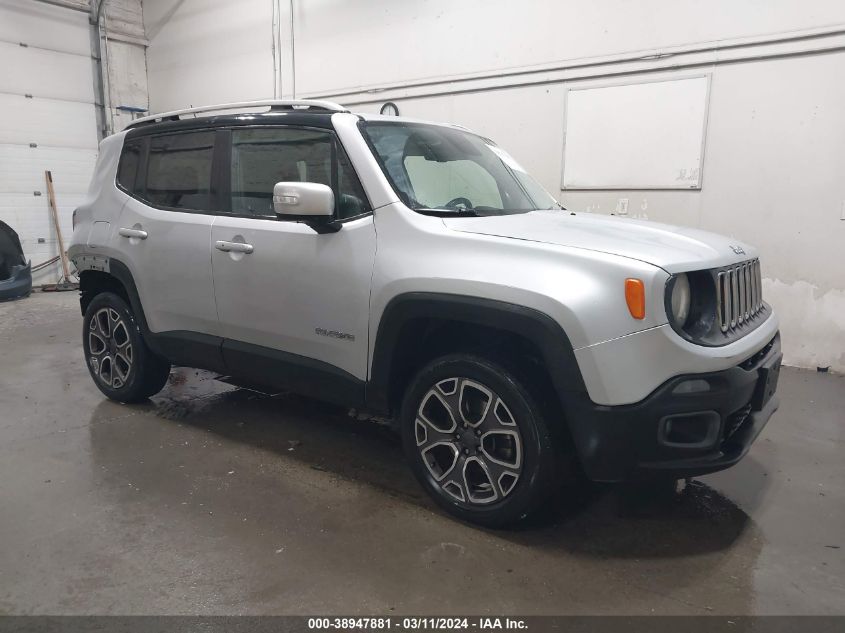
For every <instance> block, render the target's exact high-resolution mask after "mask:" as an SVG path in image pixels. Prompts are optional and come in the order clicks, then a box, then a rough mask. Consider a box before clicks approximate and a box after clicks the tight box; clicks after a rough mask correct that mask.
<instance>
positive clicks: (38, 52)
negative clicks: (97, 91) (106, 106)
mask: <svg viewBox="0 0 845 633" xmlns="http://www.w3.org/2000/svg"><path fill="white" fill-rule="evenodd" d="M0 60H3V63H2V64H0V93H2V92H10V93H13V94H18V95H25V94H31V95H34V96H38V97H45V98H49V99H62V100H69V101H78V102H81V103H91V104H93V98H92V90H93V88H92V86H93V77H92V75H91V68H92V66H91V58H90V56H82V55H68V54H57V53H55V52H53V51H49V50H45V49H40V48H31V47H23V46H18V45H17V44H9V43H5V42H0ZM92 107H93V106H92Z"/></svg>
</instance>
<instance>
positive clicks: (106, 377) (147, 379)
mask: <svg viewBox="0 0 845 633" xmlns="http://www.w3.org/2000/svg"><path fill="white" fill-rule="evenodd" d="M82 347H83V349H84V350H85V364H86V365H87V366H88V371H89V372H90V374H91V378H92V379H93V380H94V384H96V385H97V387H98V388H99V389H100V391H102V392H103V393H104V394H105V395H106V397H108V398H109V399H111V400H117V401H118V402H139V401H141V400H145V399H146V398H148V397H150V396H152V395H153V394H156V393H158V392H159V391H161V389H162V387H164V385H165V383H166V382H167V376H168V375H169V374H170V363H168V362H167V361H166V360H164V359H162V358H161V357H159V356H156V355H155V354H153V352H152V351H151V350H150V348H149V347H147V345H146V343H144V340H143V338H142V337H141V330H140V328H139V327H138V323H137V321H136V320H135V317H134V315H133V314H132V310H131V309H130V308H129V306H128V305H126V302H125V301H124V300H123V299H122V298H121V297H119V296H118V295H116V294H114V293H112V292H103V293H100V294H98V295H97V296H96V297H94V298H93V299H92V300H91V303H90V304H88V308H87V309H86V310H85V317H84V318H83V320H82Z"/></svg>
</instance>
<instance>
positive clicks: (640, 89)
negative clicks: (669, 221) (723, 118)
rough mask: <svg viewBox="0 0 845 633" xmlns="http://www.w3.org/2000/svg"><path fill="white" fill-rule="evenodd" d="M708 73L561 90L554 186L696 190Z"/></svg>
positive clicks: (701, 163)
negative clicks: (559, 162)
mask: <svg viewBox="0 0 845 633" xmlns="http://www.w3.org/2000/svg"><path fill="white" fill-rule="evenodd" d="M709 85H710V77H709V75H700V76H696V77H684V78H681V79H668V80H662V81H651V82H640V83H632V84H626V85H613V86H601V87H590V88H570V89H569V90H568V91H567V93H566V113H565V136H564V146H563V174H562V181H561V189H700V188H701V171H702V165H703V161H704V138H705V127H706V124H707V101H708V97H709Z"/></svg>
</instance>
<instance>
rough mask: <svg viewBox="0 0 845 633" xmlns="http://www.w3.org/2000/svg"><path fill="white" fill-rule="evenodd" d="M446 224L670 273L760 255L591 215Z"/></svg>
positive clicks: (722, 241)
mask: <svg viewBox="0 0 845 633" xmlns="http://www.w3.org/2000/svg"><path fill="white" fill-rule="evenodd" d="M443 222H444V224H446V226H447V227H449V228H450V229H452V230H454V231H460V232H465V233H477V234H480V235H492V236H497V237H508V238H513V239H517V240H527V241H531V242H542V243H545V244H557V245H559V246H567V247H570V248H584V249H587V250H591V251H599V252H602V253H610V254H612V255H621V256H622V257H629V258H631V259H638V260H640V261H643V262H647V263H649V264H653V265H655V266H659V267H660V268H663V269H664V270H666V271H667V272H669V273H676V272H684V271H689V270H700V269H704V268H715V267H717V266H727V265H728V264H732V263H734V262H739V261H744V260H747V259H750V258H752V257H756V256H757V251H756V249H754V248H753V247H751V246H749V245H747V244H745V243H743V242H740V241H738V240H735V239H730V238H727V237H724V236H721V235H717V234H715V233H708V232H707V231H699V230H696V229H687V228H681V227H677V226H672V225H670V224H660V223H657V222H651V221H647V220H631V219H628V218H620V217H615V216H607V215H596V214H592V213H574V212H571V211H532V212H530V213H518V214H514V215H499V216H487V217H480V218H444V220H443ZM735 249H736V250H739V249H742V251H744V253H741V252H740V253H737V252H736V250H735Z"/></svg>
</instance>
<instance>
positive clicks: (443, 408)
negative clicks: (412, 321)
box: [400, 354, 562, 527]
mask: <svg viewBox="0 0 845 633" xmlns="http://www.w3.org/2000/svg"><path fill="white" fill-rule="evenodd" d="M453 381H456V382H454V388H455V391H454V392H453V391H452V388H453ZM479 385H480V386H481V388H483V389H479ZM484 389H486V390H487V392H488V394H485V393H484V391H483V390H484ZM485 400H487V401H489V405H487V406H486V407H485V404H484V402H485ZM538 402H539V400H538V399H537V398H535V396H534V395H533V394H532V393H531V391H530V390H529V389H527V388H525V386H523V384H522V383H521V382H520V380H519V379H518V378H517V376H516V375H515V374H514V373H513V372H512V371H510V370H508V369H507V368H505V367H504V366H502V365H500V364H498V363H495V362H492V361H490V360H488V359H485V358H482V357H480V356H476V355H470V354H455V355H450V356H444V357H442V358H439V359H437V360H434V361H432V362H431V363H429V364H428V365H427V366H426V367H424V368H423V369H422V370H421V371H420V372H419V373H418V374H417V375H416V376H415V377H414V378H413V380H412V381H411V383H410V385H409V386H408V389H407V391H406V393H405V397H404V399H403V402H402V408H401V414H400V424H401V433H402V443H403V446H404V449H405V454H406V455H407V457H408V460H409V461H410V463H411V468H412V470H413V472H414V475H415V476H416V477H417V479H418V480H419V482H420V484H422V486H423V488H425V490H426V491H427V492H428V493H429V494H430V495H431V496H432V498H433V499H434V500H435V501H436V502H437V504H438V505H439V506H440V507H442V508H443V509H445V510H446V511H447V512H449V513H451V514H453V515H455V516H457V517H460V518H461V519H464V520H466V521H469V522H472V523H477V524H480V525H484V526H488V527H502V526H507V525H513V524H515V523H518V522H520V521H523V520H526V519H528V518H529V517H530V516H531V515H532V513H534V511H536V510H537V509H538V508H539V507H540V506H541V505H542V504H543V502H544V501H546V500H548V499H549V498H550V497H551V496H552V495H553V494H554V493H555V492H556V490H557V489H558V487H559V485H560V484H561V483H562V482H561V481H560V479H559V477H557V475H556V473H558V472H559V470H560V469H558V468H557V466H558V463H557V461H558V457H559V452H558V449H557V445H556V444H555V442H554V441H553V439H552V435H551V433H550V432H549V427H548V424H547V421H546V415H544V409H543V408H542V407H541V406H540V405H539V404H538ZM499 403H502V404H503V405H504V408H502V407H500V406H499ZM494 409H496V410H495V411H494ZM450 410H451V411H453V412H454V411H456V410H457V413H456V414H455V413H453V414H452V416H450V415H449V414H448V412H449V411H450ZM444 412H445V413H444ZM483 412H486V413H483ZM452 419H454V420H455V424H456V429H455V430H454V431H453V432H452V433H445V432H444V429H445V428H448V427H449V426H450V425H451V421H452ZM467 420H469V423H468V424H467V422H466V421H467ZM505 420H509V421H510V422H512V423H513V424H505V423H504V422H503V421H505ZM473 421H474V422H475V424H476V425H477V428H474V427H473V424H472V423H473ZM512 432H516V436H515V437H514V436H513V435H509V434H510V433H512ZM423 436H424V438H423ZM473 437H475V440H474V441H475V445H474V447H473ZM517 441H518V442H520V445H519V446H518V445H517ZM448 443H451V445H452V446H451V447H450V446H448V445H447V444H448ZM456 451H457V453H456ZM453 455H455V457H454V459H455V462H454V463H453V464H452V466H450V465H449V464H450V460H451V459H452V457H453ZM493 458H495V459H493ZM517 463H518V464H519V465H520V467H519V468H516V467H514V465H515V464H517ZM503 464H504V466H503ZM456 468H459V469H460V470H459V471H458V470H456ZM508 473H509V474H508ZM514 474H516V477H515V478H514ZM494 478H496V479H498V481H497V482H495V483H494V482H493V479H494ZM459 489H460V490H459ZM460 497H463V499H461V498H460ZM479 500H481V501H480V502H479Z"/></svg>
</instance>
